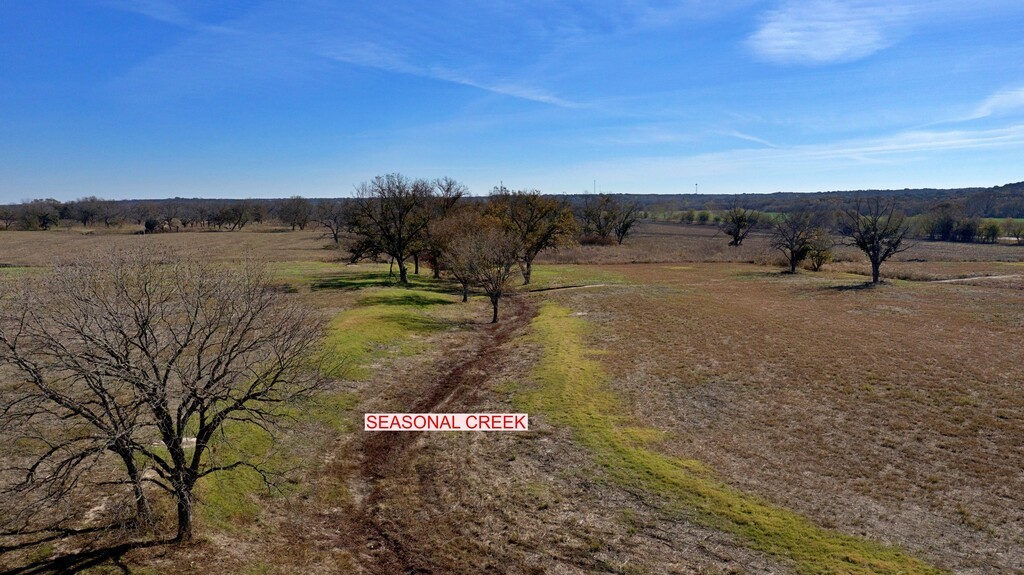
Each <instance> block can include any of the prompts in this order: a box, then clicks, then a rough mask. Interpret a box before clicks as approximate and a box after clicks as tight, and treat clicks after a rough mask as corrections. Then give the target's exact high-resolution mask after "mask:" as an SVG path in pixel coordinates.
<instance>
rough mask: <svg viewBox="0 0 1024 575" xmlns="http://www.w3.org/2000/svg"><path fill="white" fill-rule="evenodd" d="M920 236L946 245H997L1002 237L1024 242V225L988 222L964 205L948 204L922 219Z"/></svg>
mask: <svg viewBox="0 0 1024 575" xmlns="http://www.w3.org/2000/svg"><path fill="white" fill-rule="evenodd" d="M919 225H920V230H921V235H922V236H926V237H927V238H928V239H929V240H936V241H943V242H981V243H996V242H997V241H999V238H1000V237H1001V236H1005V237H1012V238H1015V239H1016V240H1017V242H1018V243H1024V223H1021V221H1020V220H1017V219H1014V218H1007V219H1006V220H1005V221H1003V222H1002V224H1000V223H997V222H994V221H985V220H983V219H982V218H981V216H979V215H978V214H977V213H972V212H971V211H970V208H969V206H968V205H967V204H965V203H964V202H957V201H947V202H941V203H939V204H936V205H935V206H933V207H932V208H931V209H930V210H928V211H927V212H925V213H924V214H923V215H922V216H921V218H920V223H919Z"/></svg>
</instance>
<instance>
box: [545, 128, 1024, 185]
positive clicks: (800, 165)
mask: <svg viewBox="0 0 1024 575" xmlns="http://www.w3.org/2000/svg"><path fill="white" fill-rule="evenodd" d="M1022 145H1024V124H1018V125H1013V126H1009V127H1005V128H998V129H990V130H916V131H907V132H900V133H895V134H891V135H888V136H883V137H878V138H867V139H859V140H847V141H840V142H831V143H826V144H809V145H797V146H784V147H774V148H767V147H758V148H741V149H733V150H727V151H721V152H709V153H701V154H694V155H682V156H680V155H671V156H648V157H636V156H634V157H626V158H618V159H613V160H605V161H602V162H601V163H599V164H594V163H589V162H588V163H584V164H580V165H577V166H575V167H573V168H570V169H568V170H565V171H564V172H563V173H566V174H574V175H576V179H585V176H586V175H587V174H590V175H591V176H592V175H594V174H597V175H598V177H601V178H604V179H606V180H611V181H619V182H631V181H632V182H640V181H644V180H645V179H655V180H675V179H680V178H683V177H685V178H695V177H716V176H724V175H732V174H736V173H740V172H744V171H753V172H757V173H761V174H763V175H765V176H772V177H774V176H776V175H779V174H784V173H791V172H792V170H794V169H797V170H800V169H813V170H817V171H821V170H841V169H844V168H848V167H850V166H856V165H863V164H872V165H874V164H890V165H892V166H899V165H902V163H903V161H904V160H905V159H906V158H913V157H917V158H919V159H921V158H925V157H927V155H928V154H931V153H937V152H940V153H941V152H954V151H965V150H995V149H1013V148H1015V147H1020V146H1022ZM770 179H771V178H769V180H770ZM762 185H763V184H762ZM623 191H626V190H623ZM750 191H761V192H764V191H770V190H761V189H755V190H750Z"/></svg>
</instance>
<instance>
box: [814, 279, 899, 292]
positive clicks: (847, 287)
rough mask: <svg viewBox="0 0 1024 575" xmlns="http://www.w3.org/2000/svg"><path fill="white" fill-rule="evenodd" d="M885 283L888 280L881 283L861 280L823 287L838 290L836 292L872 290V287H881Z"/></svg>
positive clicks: (827, 289)
mask: <svg viewBox="0 0 1024 575" xmlns="http://www.w3.org/2000/svg"><path fill="white" fill-rule="evenodd" d="M885 283H886V282H884V281H883V282H881V283H877V284H873V283H871V282H869V281H868V282H859V283H855V284H839V285H831V286H825V287H823V288H821V289H823V290H826V291H836V292H847V291H864V290H871V289H875V288H877V287H881V286H882V285H885Z"/></svg>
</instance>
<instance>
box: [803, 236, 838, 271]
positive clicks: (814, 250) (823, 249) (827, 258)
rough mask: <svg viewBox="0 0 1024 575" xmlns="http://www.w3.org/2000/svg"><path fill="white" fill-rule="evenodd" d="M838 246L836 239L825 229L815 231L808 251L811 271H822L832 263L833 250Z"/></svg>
mask: <svg viewBox="0 0 1024 575" xmlns="http://www.w3.org/2000/svg"><path fill="white" fill-rule="evenodd" d="M835 246H836V242H835V239H833V238H832V235H831V234H830V233H829V232H828V230H827V229H825V228H824V227H822V228H818V229H816V230H814V233H813V234H812V235H811V243H810V245H809V246H808V250H807V259H808V260H809V261H810V265H811V271H821V268H822V267H823V266H824V265H825V264H827V263H829V262H831V261H832V257H833V253H832V248H834V247H835Z"/></svg>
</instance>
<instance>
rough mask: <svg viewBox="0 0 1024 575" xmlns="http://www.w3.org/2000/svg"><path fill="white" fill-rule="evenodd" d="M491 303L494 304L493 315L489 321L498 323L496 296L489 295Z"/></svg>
mask: <svg viewBox="0 0 1024 575" xmlns="http://www.w3.org/2000/svg"><path fill="white" fill-rule="evenodd" d="M491 305H492V306H494V316H493V317H491V323H498V298H497V297H495V296H491Z"/></svg>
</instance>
